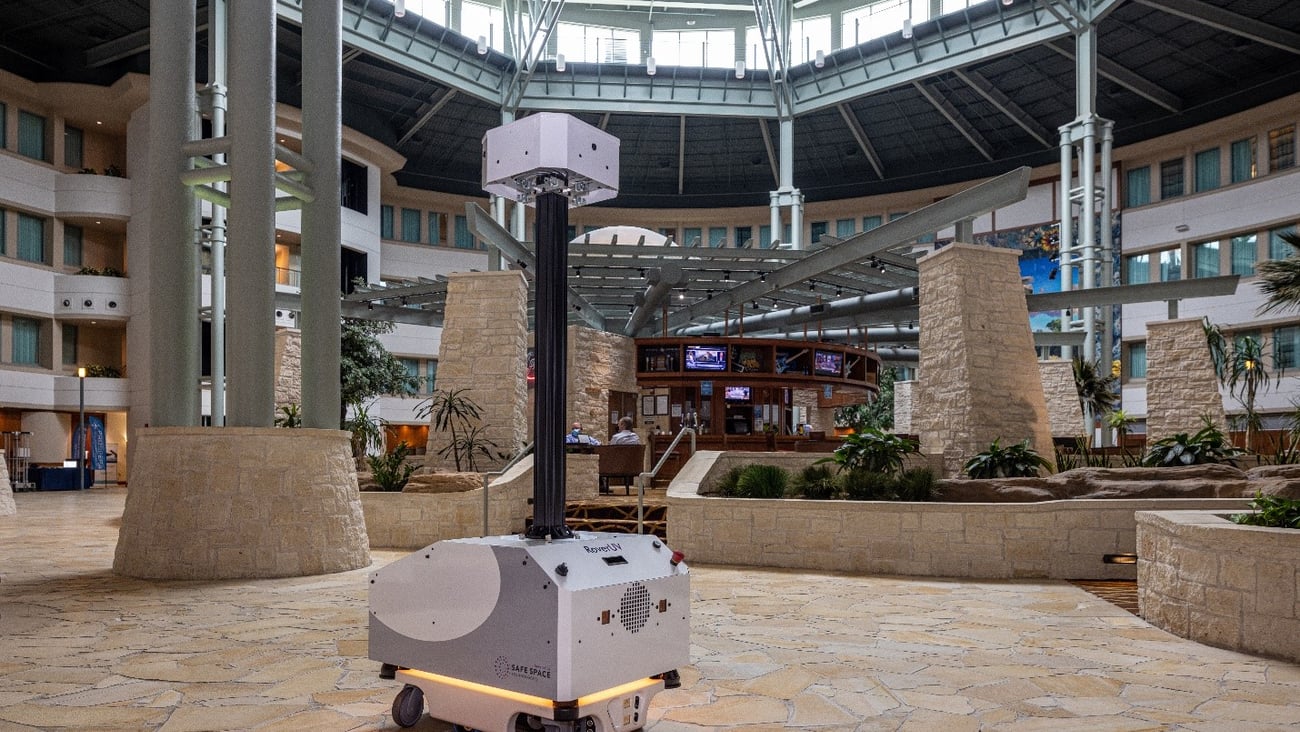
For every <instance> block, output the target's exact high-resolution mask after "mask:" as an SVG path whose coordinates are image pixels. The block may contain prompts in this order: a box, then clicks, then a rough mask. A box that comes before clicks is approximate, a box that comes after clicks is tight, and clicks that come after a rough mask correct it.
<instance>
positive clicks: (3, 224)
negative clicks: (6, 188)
mask: <svg viewBox="0 0 1300 732" xmlns="http://www.w3.org/2000/svg"><path fill="white" fill-rule="evenodd" d="M8 227H9V212H8V211H6V210H4V209H3V208H0V254H5V253H6V251H7V250H6V246H7V245H6V244H5V242H6V241H7V240H8V239H9V237H8Z"/></svg>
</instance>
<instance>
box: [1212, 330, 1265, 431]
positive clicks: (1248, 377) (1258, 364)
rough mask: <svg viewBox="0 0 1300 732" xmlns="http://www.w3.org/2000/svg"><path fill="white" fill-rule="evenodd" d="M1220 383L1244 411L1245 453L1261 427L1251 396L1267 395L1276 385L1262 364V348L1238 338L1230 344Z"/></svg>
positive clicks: (1258, 344) (1246, 337) (1258, 343)
mask: <svg viewBox="0 0 1300 732" xmlns="http://www.w3.org/2000/svg"><path fill="white" fill-rule="evenodd" d="M1223 380H1224V383H1226V384H1227V386H1228V391H1229V392H1231V393H1232V395H1233V396H1235V397H1236V398H1237V400H1238V401H1240V402H1241V406H1243V407H1245V408H1246V449H1247V450H1251V449H1253V447H1252V446H1253V445H1254V444H1255V442H1254V440H1255V433H1256V432H1258V431H1259V430H1260V428H1261V427H1262V426H1263V425H1262V423H1261V420H1260V418H1259V413H1258V412H1256V411H1255V395H1256V394H1257V393H1258V392H1259V391H1260V390H1261V389H1262V390H1264V391H1267V390H1268V388H1269V387H1270V386H1272V385H1273V383H1274V382H1275V381H1276V378H1274V377H1273V376H1270V374H1269V370H1268V367H1267V366H1265V364H1264V344H1263V343H1262V342H1260V341H1259V339H1257V338H1253V337H1251V336H1242V337H1240V338H1238V339H1236V340H1235V341H1234V342H1233V344H1232V355H1231V357H1229V358H1228V360H1227V362H1226V363H1225V365H1224V376H1223Z"/></svg>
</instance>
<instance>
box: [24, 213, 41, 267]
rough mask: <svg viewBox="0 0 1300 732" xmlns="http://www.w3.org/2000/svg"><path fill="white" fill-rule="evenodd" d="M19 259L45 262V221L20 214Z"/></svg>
mask: <svg viewBox="0 0 1300 732" xmlns="http://www.w3.org/2000/svg"><path fill="white" fill-rule="evenodd" d="M18 258H19V259H21V260H24V261H27V262H41V263H44V262H45V219H42V218H37V217H35V216H28V215H27V214H25V213H20V214H18Z"/></svg>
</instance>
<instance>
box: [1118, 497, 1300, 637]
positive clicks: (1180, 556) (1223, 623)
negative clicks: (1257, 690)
mask: <svg viewBox="0 0 1300 732" xmlns="http://www.w3.org/2000/svg"><path fill="white" fill-rule="evenodd" d="M1224 513H1226V512H1224V511H1151V512H1141V513H1139V514H1138V515H1137V532H1138V554H1139V556H1140V557H1141V560H1140V561H1139V563H1138V602H1139V604H1140V605H1141V610H1142V617H1144V618H1146V620H1147V621H1148V622H1150V623H1151V624H1153V625H1156V626H1158V627H1160V628H1164V629H1165V630H1167V631H1169V632H1170V633H1173V634H1175V635H1179V636H1182V637H1184V638H1189V639H1191V640H1194V641H1197V642H1199V643H1205V644H1207V645H1212V646H1217V647H1219V648H1228V649H1231V650H1235V651H1244V652H1247V653H1256V654H1261V655H1265V656H1273V657H1277V658H1285V659H1287V660H1289V661H1295V662H1300V593H1298V592H1297V586H1298V585H1300V531H1298V530H1295V529H1270V528H1264V527H1258V526H1238V525H1237V524H1234V523H1232V522H1231V521H1229V520H1228V519H1226V518H1224V517H1223V516H1222V514H1224Z"/></svg>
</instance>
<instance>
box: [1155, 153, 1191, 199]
mask: <svg viewBox="0 0 1300 732" xmlns="http://www.w3.org/2000/svg"><path fill="white" fill-rule="evenodd" d="M1184 192H1185V189H1184V188H1183V159H1182V158H1176V159H1174V160H1166V161H1164V162H1163V163H1161V164H1160V200H1161V201H1164V200H1168V199H1170V198H1178V197H1179V196H1181V195H1183V193H1184Z"/></svg>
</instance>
